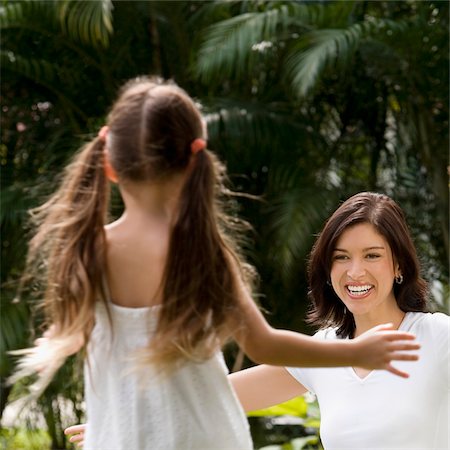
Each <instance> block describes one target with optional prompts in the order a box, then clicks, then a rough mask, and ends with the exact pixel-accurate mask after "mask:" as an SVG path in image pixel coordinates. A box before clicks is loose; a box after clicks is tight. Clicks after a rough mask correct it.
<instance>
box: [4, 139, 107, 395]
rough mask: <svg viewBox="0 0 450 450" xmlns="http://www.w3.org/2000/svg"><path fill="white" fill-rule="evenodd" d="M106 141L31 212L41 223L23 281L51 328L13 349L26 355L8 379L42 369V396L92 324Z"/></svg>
mask: <svg viewBox="0 0 450 450" xmlns="http://www.w3.org/2000/svg"><path fill="white" fill-rule="evenodd" d="M103 147H104V143H103V141H102V140H101V139H99V138H96V139H95V140H94V141H92V142H90V143H88V144H87V145H86V146H85V147H84V148H82V149H81V151H80V152H79V154H78V155H77V156H76V157H75V158H74V160H73V162H72V163H71V164H70V165H69V166H68V167H67V168H66V171H65V174H64V177H63V180H62V183H61V185H60V188H59V189H58V190H57V191H56V193H55V194H54V195H53V196H52V197H51V198H50V199H49V200H48V201H47V202H46V203H44V204H43V205H42V206H40V207H38V208H36V209H35V210H33V211H32V212H31V214H32V218H33V219H34V222H35V225H36V227H37V229H36V233H35V235H34V237H33V238H32V239H31V241H30V245H29V252H28V258H27V264H26V270H25V274H26V275H25V277H24V278H23V280H22V284H24V285H26V284H28V283H34V284H35V285H37V286H38V292H37V293H36V294H37V295H38V296H39V297H38V302H37V303H38V308H39V309H42V310H43V315H44V326H45V327H46V328H47V329H48V330H49V332H48V333H47V337H46V338H45V339H43V340H41V342H40V345H37V346H35V347H33V348H29V349H24V350H20V351H16V352H13V353H14V354H16V355H21V356H22V358H21V359H20V360H19V362H18V365H17V370H16V372H15V373H14V374H13V375H12V377H11V378H10V380H9V381H10V382H11V383H14V382H15V381H17V380H18V379H19V378H22V377H23V376H28V375H31V374H33V373H35V372H38V380H37V381H36V382H35V383H34V384H33V386H32V387H31V389H30V395H31V396H32V397H37V396H39V395H40V394H41V393H42V392H43V390H44V389H45V388H46V387H47V385H48V383H49V382H50V381H51V379H52V378H53V376H54V375H55V373H56V371H57V370H58V369H59V368H60V367H61V365H62V364H63V363H64V361H65V359H66V358H67V356H69V355H70V354H72V353H74V352H75V351H77V350H78V349H79V348H80V347H81V346H82V345H83V344H84V343H86V342H87V341H88V339H89V335H90V332H91V329H92V326H93V322H94V304H95V301H96V300H97V299H98V298H99V295H100V294H101V285H102V284H101V277H102V275H101V274H102V270H103V269H104V265H105V233H104V225H105V222H106V214H107V206H108V202H109V187H108V182H107V179H106V176H105V174H104V169H103V157H104V156H103ZM41 287H42V289H39V288H41ZM100 296H101V295H100Z"/></svg>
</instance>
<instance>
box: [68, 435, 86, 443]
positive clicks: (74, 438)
mask: <svg viewBox="0 0 450 450" xmlns="http://www.w3.org/2000/svg"><path fill="white" fill-rule="evenodd" d="M83 439H84V433H80V434H74V435H73V436H71V437H70V439H69V442H80V441H82V440H83Z"/></svg>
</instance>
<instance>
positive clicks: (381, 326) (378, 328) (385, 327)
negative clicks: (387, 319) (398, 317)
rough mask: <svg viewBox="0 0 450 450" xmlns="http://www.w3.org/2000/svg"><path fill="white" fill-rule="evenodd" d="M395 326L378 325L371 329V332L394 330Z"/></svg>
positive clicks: (388, 324)
mask: <svg viewBox="0 0 450 450" xmlns="http://www.w3.org/2000/svg"><path fill="white" fill-rule="evenodd" d="M393 329H394V324H393V323H382V324H380V325H377V326H375V327H373V328H371V331H383V330H393Z"/></svg>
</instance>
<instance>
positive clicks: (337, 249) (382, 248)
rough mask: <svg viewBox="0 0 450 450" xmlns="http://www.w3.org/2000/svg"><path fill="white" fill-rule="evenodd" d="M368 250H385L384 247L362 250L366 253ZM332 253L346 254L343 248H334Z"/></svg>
mask: <svg viewBox="0 0 450 450" xmlns="http://www.w3.org/2000/svg"><path fill="white" fill-rule="evenodd" d="M370 250H385V248H384V247H378V246H373V247H367V248H363V252H368V251H370ZM333 251H335V252H345V253H347V250H345V249H343V248H335V249H334V250H333Z"/></svg>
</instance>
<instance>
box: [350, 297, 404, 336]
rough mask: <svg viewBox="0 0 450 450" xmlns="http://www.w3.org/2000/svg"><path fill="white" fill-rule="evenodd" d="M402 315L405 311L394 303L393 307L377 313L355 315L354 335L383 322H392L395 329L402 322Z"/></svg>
mask: <svg viewBox="0 0 450 450" xmlns="http://www.w3.org/2000/svg"><path fill="white" fill-rule="evenodd" d="M404 317H405V312H404V311H402V310H401V309H400V308H399V307H398V306H397V304H395V306H394V307H392V308H388V309H386V310H384V311H381V312H378V313H377V314H365V315H362V316H355V325H356V328H355V335H354V337H358V336H359V335H361V334H362V333H364V332H366V331H367V330H370V329H371V328H373V327H375V326H377V325H380V324H384V323H392V325H393V327H394V329H395V330H397V329H398V328H399V327H400V325H401V323H402V322H403V319H404Z"/></svg>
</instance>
